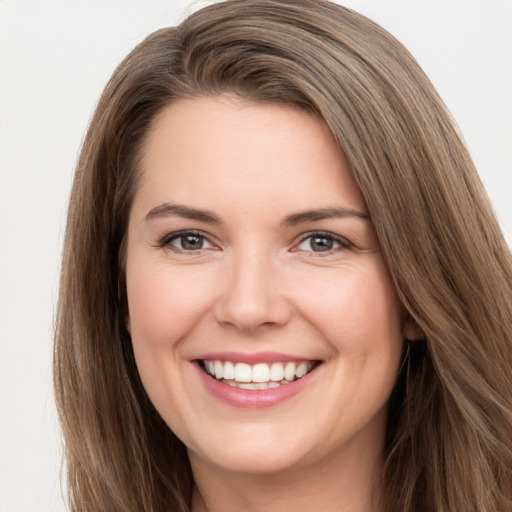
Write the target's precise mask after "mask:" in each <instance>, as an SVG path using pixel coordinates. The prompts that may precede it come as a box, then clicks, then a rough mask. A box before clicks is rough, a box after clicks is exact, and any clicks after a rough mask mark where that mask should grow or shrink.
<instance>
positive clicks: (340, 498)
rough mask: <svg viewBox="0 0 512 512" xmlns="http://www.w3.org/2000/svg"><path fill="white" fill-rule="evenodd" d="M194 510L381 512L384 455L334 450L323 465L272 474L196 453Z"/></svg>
mask: <svg viewBox="0 0 512 512" xmlns="http://www.w3.org/2000/svg"><path fill="white" fill-rule="evenodd" d="M190 460H191V464H192V469H193V472H194V479H195V482H196V487H195V489H194V495H193V502H192V511H193V512H239V511H240V510H244V512H296V511H297V510H314V509H316V510H322V512H339V511H340V510H343V511H344V512H378V511H380V510H381V507H380V505H379V502H380V499H379V496H380V490H379V485H378V478H377V477H376V475H380V474H381V469H382V468H381V459H380V456H376V455H375V452H374V451H370V450H368V451H367V452H365V451H361V450H360V447H359V449H358V450H357V451H356V452H355V453H350V451H348V452H347V450H344V453H334V454H332V455H331V457H330V458H329V460H326V459H325V458H324V459H322V463H321V464H310V465H304V466H301V467H298V468H295V469H287V470H286V471H281V472H276V473H272V474H257V473H256V474H255V473H243V472H239V471H236V472H234V471H229V470H226V469H224V468H219V467H217V466H214V465H210V464H209V463H208V462H206V461H204V460H198V459H196V457H194V455H193V454H190Z"/></svg>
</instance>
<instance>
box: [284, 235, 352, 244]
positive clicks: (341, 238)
mask: <svg viewBox="0 0 512 512" xmlns="http://www.w3.org/2000/svg"><path fill="white" fill-rule="evenodd" d="M315 235H317V236H325V237H326V238H332V239H333V240H334V241H336V242H339V243H341V244H344V245H348V246H350V247H354V244H353V243H352V242H351V241H350V240H349V239H348V238H346V237H344V236H341V235H337V234H336V233H332V232H331V231H309V232H307V233H303V234H302V235H299V236H298V237H297V238H296V239H295V241H294V243H293V245H297V244H299V243H301V242H303V241H304V240H307V239H308V238H311V237H312V236H315Z"/></svg>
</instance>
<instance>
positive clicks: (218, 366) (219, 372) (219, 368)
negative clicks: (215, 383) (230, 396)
mask: <svg viewBox="0 0 512 512" xmlns="http://www.w3.org/2000/svg"><path fill="white" fill-rule="evenodd" d="M214 369H215V376H216V377H217V379H222V377H223V376H224V372H223V370H224V365H223V364H222V361H215V366H214Z"/></svg>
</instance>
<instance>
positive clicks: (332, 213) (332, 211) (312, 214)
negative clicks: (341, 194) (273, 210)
mask: <svg viewBox="0 0 512 512" xmlns="http://www.w3.org/2000/svg"><path fill="white" fill-rule="evenodd" d="M346 217H349V218H355V219H362V220H369V219H370V217H369V216H368V214H366V213H364V212H359V211H357V210H352V209H351V208H320V209H318V210H308V211H304V212H298V213H292V214H291V215H288V216H287V217H285V218H284V219H283V221H282V222H281V224H283V225H284V226H296V225H297V224H302V223H304V222H314V221H318V220H325V219H339V218H346Z"/></svg>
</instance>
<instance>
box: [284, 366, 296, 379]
mask: <svg viewBox="0 0 512 512" xmlns="http://www.w3.org/2000/svg"><path fill="white" fill-rule="evenodd" d="M295 369H296V366H295V363H286V366H285V367H284V378H285V379H286V380H289V381H292V380H293V378H294V377H295Z"/></svg>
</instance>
